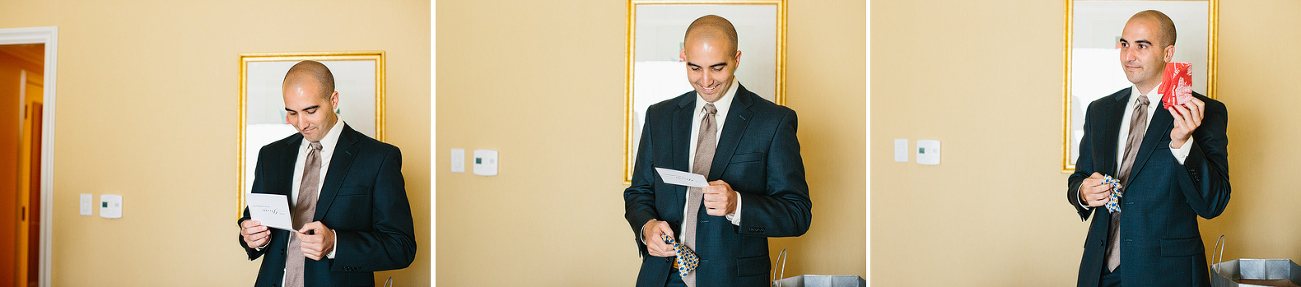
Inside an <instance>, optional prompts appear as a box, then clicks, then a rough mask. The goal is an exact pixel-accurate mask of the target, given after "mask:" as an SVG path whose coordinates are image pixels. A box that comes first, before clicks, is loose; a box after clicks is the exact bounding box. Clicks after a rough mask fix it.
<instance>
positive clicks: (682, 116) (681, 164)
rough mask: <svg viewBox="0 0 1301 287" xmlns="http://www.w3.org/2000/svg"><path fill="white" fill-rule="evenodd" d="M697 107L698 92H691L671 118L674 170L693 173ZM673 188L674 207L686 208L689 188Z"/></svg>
mask: <svg viewBox="0 0 1301 287" xmlns="http://www.w3.org/2000/svg"><path fill="white" fill-rule="evenodd" d="M695 107H696V92H694V91H693V92H689V93H687V94H686V95H685V96H683V97H682V98H681V99H679V100H678V101H677V108H678V109H677V110H674V111H673V116H672V117H671V118H670V119H671V120H672V121H673V123H672V124H670V126H672V137H673V138H671V139H670V140H669V143H670V145H672V146H671V147H670V149H672V150H673V162H671V163H669V164H671V165H672V166H670V168H672V169H676V170H681V171H686V172H691V158H692V155H691V141H693V140H695V139H692V138H691V120H692V118H691V116H692V114H693V113H694V112H695V111H694V110H693V109H694V108H695ZM672 187H673V188H674V189H673V192H674V194H676V195H675V196H673V206H676V209H683V208H686V204H687V203H686V201H687V199H686V196H687V187H685V186H678V185H672Z"/></svg>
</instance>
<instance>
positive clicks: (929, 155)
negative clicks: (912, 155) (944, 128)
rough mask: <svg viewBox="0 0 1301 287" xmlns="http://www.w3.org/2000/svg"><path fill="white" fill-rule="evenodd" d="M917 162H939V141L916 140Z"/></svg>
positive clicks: (931, 163) (930, 163)
mask: <svg viewBox="0 0 1301 287" xmlns="http://www.w3.org/2000/svg"><path fill="white" fill-rule="evenodd" d="M917 163H920V164H924V165H937V164H940V141H937V140H917Z"/></svg>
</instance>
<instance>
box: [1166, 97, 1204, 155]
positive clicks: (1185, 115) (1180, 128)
mask: <svg viewBox="0 0 1301 287" xmlns="http://www.w3.org/2000/svg"><path fill="white" fill-rule="evenodd" d="M1188 93H1192V92H1188ZM1205 110H1206V103H1205V102H1202V100H1199V99H1197V98H1196V97H1192V96H1189V101H1188V102H1187V103H1184V104H1182V105H1175V106H1173V107H1170V109H1168V111H1169V112H1170V116H1172V117H1174V120H1175V122H1174V128H1171V129H1170V148H1172V149H1176V148H1179V147H1182V146H1184V143H1185V142H1188V139H1189V138H1190V137H1192V135H1193V131H1194V130H1197V127H1198V126H1201V125H1202V118H1203V117H1204V116H1205V115H1206V114H1205Z"/></svg>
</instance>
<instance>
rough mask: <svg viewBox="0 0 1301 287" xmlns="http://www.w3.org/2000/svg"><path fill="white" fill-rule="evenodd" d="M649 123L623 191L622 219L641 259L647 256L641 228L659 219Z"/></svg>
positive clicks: (643, 127)
mask: <svg viewBox="0 0 1301 287" xmlns="http://www.w3.org/2000/svg"><path fill="white" fill-rule="evenodd" d="M650 123H651V120H650V119H647V120H646V124H644V125H643V126H642V128H641V142H640V143H639V144H638V146H637V161H636V164H635V165H634V166H633V170H632V171H633V173H632V184H631V185H630V186H628V188H627V189H624V190H623V204H624V205H623V212H624V213H623V217H624V219H626V220H628V225H629V226H630V227H632V235H633V241H634V242H636V243H637V250H638V251H639V252H640V253H641V256H642V257H645V256H647V255H649V253H647V251H646V244H644V243H642V242H641V237H640V236H641V228H642V226H644V225H646V222H648V221H650V220H652V219H656V218H659V217H658V213H657V212H656V211H655V189H654V188H655V186H654V183H655V174H654V173H652V172H651V168H650V167H652V166H654V163H653V162H652V160H651V158H652V157H651V154H653V152H654V150H655V142H654V139H652V138H651V137H650Z"/></svg>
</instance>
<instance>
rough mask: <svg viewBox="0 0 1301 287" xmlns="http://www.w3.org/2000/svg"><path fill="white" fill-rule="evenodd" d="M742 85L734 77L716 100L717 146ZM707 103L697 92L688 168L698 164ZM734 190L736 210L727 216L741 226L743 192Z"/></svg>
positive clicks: (715, 141)
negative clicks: (701, 129) (729, 85)
mask: <svg viewBox="0 0 1301 287" xmlns="http://www.w3.org/2000/svg"><path fill="white" fill-rule="evenodd" d="M740 86H741V85H740V84H739V83H738V82H737V80H736V78H735V77H733V78H732V85H731V87H728V88H727V92H726V93H723V97H722V98H719V99H718V100H717V101H714V109H716V111H715V112H714V123H715V124H717V125H718V127H717V128H716V129H714V144H715V146H717V144H718V141H719V140H720V137H721V135H722V134H723V124H726V123H727V112H728V111H730V110H731V109H732V99H733V98H736V88H737V87H740ZM705 103H707V102H705V98H702V97H700V93H696V109H695V111H694V112H692V114H691V118H692V119H693V120H692V121H691V150H689V153H687V154H689V155H691V158H692V160H690V161H688V162H687V170H694V169H695V166H696V161H695V155H696V141H697V139H699V138H700V121H701V120H702V119H704V118H705ZM714 164H718V163H711V164H710V165H714ZM706 173H708V172H706ZM704 176H706V177H708V176H709V175H708V174H705V175H704ZM732 192H734V193H736V211H734V212H732V213H728V214H727V216H725V217H726V218H727V220H728V221H731V222H732V225H736V226H741V216H740V214H741V193H740V192H736V191H732ZM687 212H691V211H690V210H687V208H686V207H683V208H682V214H684V215H685V214H687ZM679 230H681V229H679Z"/></svg>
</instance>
